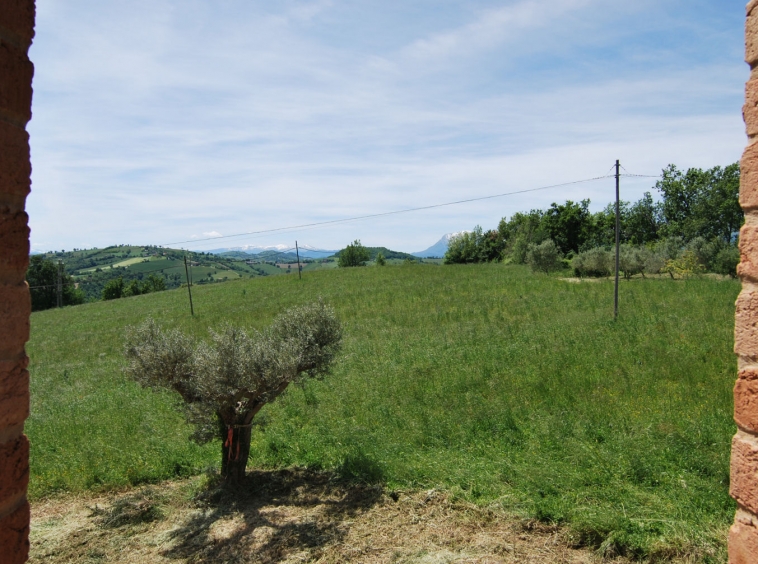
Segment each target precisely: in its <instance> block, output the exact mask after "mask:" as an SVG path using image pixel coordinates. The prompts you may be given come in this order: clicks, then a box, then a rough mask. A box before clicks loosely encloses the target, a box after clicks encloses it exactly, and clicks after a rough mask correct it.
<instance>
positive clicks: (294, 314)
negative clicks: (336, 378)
mask: <svg viewBox="0 0 758 564" xmlns="http://www.w3.org/2000/svg"><path fill="white" fill-rule="evenodd" d="M341 339H342V330H341V326H340V322H339V320H338V319H337V317H336V315H335V313H334V311H333V309H332V308H331V307H328V306H326V305H324V304H323V303H322V302H318V303H315V304H311V305H306V306H301V307H295V308H292V309H290V310H287V311H286V312H284V313H283V314H281V315H280V316H279V317H277V318H276V319H275V320H274V322H273V323H272V324H271V325H270V326H269V327H268V328H267V329H265V330H264V331H260V332H259V331H253V332H251V333H248V332H246V331H244V330H242V329H240V328H238V327H234V326H232V325H226V326H225V327H224V328H223V329H222V330H221V331H220V332H218V333H217V332H211V339H210V342H208V343H206V342H203V341H199V342H198V341H196V340H194V339H192V338H191V337H188V336H187V335H185V334H183V333H182V332H181V331H178V330H176V329H173V330H163V329H161V328H160V327H159V326H158V325H157V324H156V323H155V322H154V321H153V320H152V319H148V320H147V321H145V322H144V323H142V324H141V325H139V326H137V327H133V328H131V329H129V330H128V332H127V337H126V347H125V354H126V358H127V361H128V364H127V367H126V372H127V373H128V374H129V375H130V376H131V377H132V378H134V379H135V380H136V381H137V382H139V383H140V384H141V385H143V386H146V387H151V388H168V389H170V390H173V391H174V392H176V393H177V394H179V396H181V398H182V400H183V401H184V407H185V410H186V415H187V419H188V421H189V422H190V423H192V424H194V426H195V434H194V436H193V438H194V439H195V440H197V441H198V442H208V441H210V440H212V439H213V438H220V439H221V441H222V452H221V454H222V460H221V471H222V475H223V476H224V477H225V479H226V480H227V482H232V483H237V482H239V481H241V480H242V479H243V478H244V476H245V467H246V466H247V459H248V456H249V454H250V438H251V425H252V421H253V418H254V417H255V415H256V414H257V413H258V412H259V411H260V409H261V408H262V407H263V406H264V405H265V404H267V403H269V402H272V401H274V400H275V399H276V398H277V397H278V396H279V395H280V394H281V393H282V392H284V391H285V390H286V389H287V386H289V385H290V384H291V383H292V382H298V381H300V380H302V379H304V378H320V377H323V376H324V375H326V374H328V373H329V370H330V367H331V365H332V362H333V360H334V358H335V356H336V354H337V352H338V351H339V348H340V343H341Z"/></svg>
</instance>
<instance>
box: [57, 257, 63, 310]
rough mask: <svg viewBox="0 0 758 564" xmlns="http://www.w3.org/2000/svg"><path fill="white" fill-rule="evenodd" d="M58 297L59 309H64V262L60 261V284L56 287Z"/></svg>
mask: <svg viewBox="0 0 758 564" xmlns="http://www.w3.org/2000/svg"><path fill="white" fill-rule="evenodd" d="M56 290H57V292H56V293H57V295H58V307H63V261H62V260H59V261H58V284H57V285H56Z"/></svg>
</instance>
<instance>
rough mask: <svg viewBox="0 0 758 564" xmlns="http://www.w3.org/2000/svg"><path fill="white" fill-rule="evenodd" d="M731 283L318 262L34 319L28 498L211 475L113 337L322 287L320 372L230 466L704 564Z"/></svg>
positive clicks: (716, 526) (265, 307) (259, 323)
mask: <svg viewBox="0 0 758 564" xmlns="http://www.w3.org/2000/svg"><path fill="white" fill-rule="evenodd" d="M738 291H739V284H738V283H737V282H735V281H731V280H713V279H692V280H676V281H674V280H665V279H656V280H633V281H625V282H623V283H622V285H621V291H620V301H621V307H620V311H621V315H620V318H619V320H618V321H617V322H613V320H612V318H611V313H612V306H613V304H612V300H613V286H612V283H610V282H608V281H600V282H595V283H583V284H571V283H567V282H564V281H562V280H559V279H557V278H551V277H545V276H539V275H534V274H531V273H530V272H529V271H528V270H527V269H525V268H523V267H519V266H502V265H470V266H444V267H438V266H426V265H403V266H391V267H390V266H388V267H385V268H372V267H370V268H356V269H323V270H320V271H314V272H309V273H307V275H304V276H303V279H302V281H300V280H298V278H297V276H277V277H269V278H258V279H243V280H239V281H233V282H229V283H226V284H220V285H209V286H196V287H195V288H194V289H193V299H194V305H195V312H196V315H195V317H194V318H190V316H189V306H188V303H187V297H186V294H185V293H184V292H182V291H167V292H160V293H157V294H148V295H145V296H137V297H133V298H127V299H122V300H115V301H112V302H102V303H92V304H85V305H83V306H76V307H72V308H66V309H62V310H49V311H44V312H38V313H34V314H33V316H32V339H31V342H30V343H29V347H28V350H29V355H30V357H31V359H32V365H31V368H30V370H31V374H32V416H31V417H30V419H29V421H28V424H27V432H28V434H29V436H30V438H31V441H32V453H31V464H32V478H31V485H30V490H31V494H32V495H33V496H34V497H37V498H38V497H41V496H46V495H49V494H52V493H54V492H56V491H62V490H81V489H86V488H112V487H119V486H123V485H128V484H136V483H141V482H146V481H157V480H160V479H163V478H167V477H170V476H173V475H177V474H178V475H183V474H190V473H194V472H199V471H201V470H203V469H204V468H206V467H208V466H217V465H218V463H219V460H218V458H219V456H220V447H219V445H218V444H212V445H206V446H203V447H199V446H196V445H193V444H192V443H190V442H189V441H188V440H187V436H188V435H189V429H188V428H187V427H186V426H185V424H184V423H183V421H182V417H181V415H180V414H179V412H178V411H177V410H176V409H175V407H176V406H175V404H174V403H173V400H172V398H171V397H169V396H168V395H163V394H156V393H153V392H150V391H146V390H141V389H139V388H138V387H137V386H136V385H135V384H133V383H132V382H129V381H127V380H126V379H125V378H124V376H123V375H122V374H121V366H122V365H123V358H122V356H121V346H122V334H123V328H124V327H126V326H127V325H131V324H135V323H138V322H140V321H142V320H143V319H144V318H146V317H147V316H152V317H154V318H155V319H157V320H158V321H159V322H160V323H162V324H163V325H164V326H166V327H180V328H183V329H184V330H186V331H190V332H192V333H194V334H196V335H198V336H206V335H207V329H208V328H209V327H218V326H219V325H220V324H221V323H223V322H224V321H227V320H228V321H232V322H234V323H238V324H241V325H243V326H247V327H263V326H265V325H266V324H267V323H268V322H269V321H270V320H271V319H272V318H273V317H274V316H275V315H276V314H277V313H278V312H279V311H281V310H282V309H284V308H286V307H288V306H290V305H295V304H299V303H304V302H309V301H312V300H315V299H317V298H318V297H319V296H321V297H323V298H324V299H325V300H326V301H327V302H329V303H331V304H333V305H334V306H335V308H336V309H337V312H338V314H339V316H340V318H341V319H342V320H343V323H344V325H345V343H344V351H343V354H342V356H341V358H340V360H339V362H338V364H337V366H336V368H335V372H334V374H333V375H332V376H331V377H329V378H327V379H326V380H324V381H321V382H310V383H308V384H306V385H305V386H303V387H295V388H293V389H290V390H288V392H287V393H286V394H285V395H284V396H283V397H282V398H281V399H280V400H278V401H277V402H276V403H274V404H272V405H270V406H267V407H266V408H264V410H263V411H262V412H261V414H260V415H259V417H258V419H259V423H260V425H258V426H257V427H256V428H255V431H254V435H253V445H252V450H251V464H252V465H255V466H262V467H281V466H288V465H299V466H306V467H310V468H320V469H333V470H335V471H337V472H339V473H340V474H341V475H343V476H345V477H348V478H352V479H355V480H362V481H368V482H374V481H379V482H383V483H384V484H385V485H386V486H387V487H388V488H431V487H437V488H442V489H445V490H447V491H448V492H450V493H451V495H453V496H460V497H462V498H465V499H466V500H469V501H473V502H476V503H479V504H483V505H492V506H497V507H500V508H503V509H504V510H506V511H508V512H512V513H514V514H516V515H520V516H525V517H533V518H537V519H539V520H542V521H546V522H557V523H563V524H566V525H567V526H568V527H569V528H570V530H571V532H572V535H573V536H574V539H575V541H576V543H577V544H585V545H588V546H593V547H599V548H602V550H604V551H605V552H606V553H613V552H614V551H615V552H618V553H622V554H627V555H629V556H632V557H637V558H652V557H661V558H666V557H674V556H677V555H680V556H681V555H688V556H690V557H692V558H694V559H695V560H699V561H720V560H722V559H723V557H724V546H725V537H726V530H727V528H728V526H729V523H730V521H731V518H732V516H733V511H734V505H733V502H732V501H731V499H730V498H729V496H728V480H729V441H730V438H731V435H732V434H733V433H734V430H735V429H734V425H733V423H732V419H731V409H732V408H731V405H732V403H731V402H732V400H731V388H732V385H733V382H734V378H735V373H736V370H735V367H736V361H735V358H734V356H733V354H732V352H731V348H732V339H733V333H732V331H733V319H734V305H733V304H734V300H735V298H736V296H737V293H738Z"/></svg>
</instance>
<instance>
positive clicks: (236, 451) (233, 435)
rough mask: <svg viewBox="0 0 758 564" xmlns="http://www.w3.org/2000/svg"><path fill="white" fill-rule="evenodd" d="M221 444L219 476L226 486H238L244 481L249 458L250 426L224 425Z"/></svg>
mask: <svg viewBox="0 0 758 564" xmlns="http://www.w3.org/2000/svg"><path fill="white" fill-rule="evenodd" d="M223 427H224V432H223V442H222V443H221V456H222V458H221V475H222V476H223V477H224V480H225V481H226V483H227V484H239V483H241V482H242V481H243V480H244V479H245V468H246V467H247V459H248V457H249V456H250V438H251V436H252V432H251V431H252V430H251V427H250V425H224V426H223Z"/></svg>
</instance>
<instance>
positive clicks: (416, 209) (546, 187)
mask: <svg viewBox="0 0 758 564" xmlns="http://www.w3.org/2000/svg"><path fill="white" fill-rule="evenodd" d="M613 177H614V175H607V174H606V175H603V176H596V177H594V178H586V179H584V180H574V181H572V182H563V183H561V184H551V185H550V186H540V187H539V188H527V189H525V190H515V191H513V192H504V193H502V194H494V195H492V196H480V197H478V198H468V199H465V200H456V201H455V202H445V203H444V204H432V205H430V206H421V207H418V208H407V209H404V210H395V211H389V212H382V213H373V214H369V215H359V216H355V217H348V218H344V219H332V220H329V221H317V222H314V223H304V224H302V225H291V226H289V227H276V228H273V229H261V230H259V231H248V232H245V233H235V234H234V235H221V236H220V237H207V238H205V239H188V240H186V241H174V242H172V243H164V244H162V245H160V246H162V247H169V246H171V245H180V244H183V243H198V242H201V241H214V240H217V239H230V238H232V237H244V236H246V235H258V234H260V233H274V232H277V231H287V230H290V229H305V228H309V227H316V226H319V225H331V224H335V223H345V222H348V221H358V220H362V219H371V218H375V217H385V216H388V215H397V214H401V213H410V212H416V211H422V210H430V209H434V208H442V207H445V206H455V205H459V204H467V203H469V202H479V201H482V200H491V199H494V198H502V197H505V196H513V195H515V194H526V193H528V192H537V191H538V190H548V189H551V188H560V187H562V186H571V185H573V184H582V183H584V182H594V181H595V180H602V179H604V178H613ZM656 178H657V177H656Z"/></svg>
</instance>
